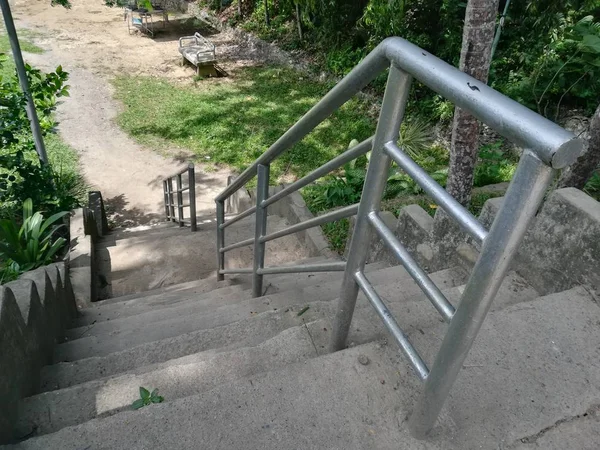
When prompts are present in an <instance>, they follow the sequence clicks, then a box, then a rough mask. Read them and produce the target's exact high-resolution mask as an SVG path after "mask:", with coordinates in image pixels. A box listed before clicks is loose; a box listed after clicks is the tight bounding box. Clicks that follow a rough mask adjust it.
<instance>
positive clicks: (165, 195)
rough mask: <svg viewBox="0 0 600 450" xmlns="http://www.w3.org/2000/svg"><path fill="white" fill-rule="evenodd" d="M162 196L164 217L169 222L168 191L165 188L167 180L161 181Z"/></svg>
mask: <svg viewBox="0 0 600 450" xmlns="http://www.w3.org/2000/svg"><path fill="white" fill-rule="evenodd" d="M163 194H164V197H165V217H166V218H167V220H169V191H168V188H167V180H163Z"/></svg>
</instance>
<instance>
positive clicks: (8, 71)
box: [0, 26, 44, 78]
mask: <svg viewBox="0 0 600 450" xmlns="http://www.w3.org/2000/svg"><path fill="white" fill-rule="evenodd" d="M17 35H18V36H19V43H20V44H21V51H23V52H27V53H37V54H40V53H44V49H42V48H40V47H38V46H37V45H35V44H34V43H32V42H30V41H28V40H27V39H25V37H26V36H29V35H30V33H27V30H17ZM0 53H5V54H6V55H7V56H9V58H8V60H7V61H6V62H5V63H4V66H3V67H2V70H1V71H0V76H2V78H5V77H10V76H12V75H13V74H14V73H15V63H14V62H13V59H12V50H11V48H10V42H9V40H8V36H7V35H6V31H4V27H3V26H2V27H0Z"/></svg>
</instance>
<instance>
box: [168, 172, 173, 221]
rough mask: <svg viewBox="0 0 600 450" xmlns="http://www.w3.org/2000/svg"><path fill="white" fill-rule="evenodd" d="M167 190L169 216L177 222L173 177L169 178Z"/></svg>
mask: <svg viewBox="0 0 600 450" xmlns="http://www.w3.org/2000/svg"><path fill="white" fill-rule="evenodd" d="M167 191H168V193H169V218H170V219H171V222H175V205H174V201H173V178H169V179H168V180H167Z"/></svg>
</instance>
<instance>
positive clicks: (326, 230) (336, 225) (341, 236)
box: [321, 219, 350, 255]
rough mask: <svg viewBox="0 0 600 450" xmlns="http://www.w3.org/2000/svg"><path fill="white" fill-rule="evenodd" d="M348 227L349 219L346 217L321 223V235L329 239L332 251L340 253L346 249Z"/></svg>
mask: <svg viewBox="0 0 600 450" xmlns="http://www.w3.org/2000/svg"><path fill="white" fill-rule="evenodd" d="M349 229H350V221H349V220H348V219H341V220H336V221H335V222H329V223H326V224H323V225H321V230H323V235H325V238H327V240H328V241H329V244H330V248H331V250H333V251H334V252H337V253H339V254H340V255H342V254H343V253H344V250H345V249H346V240H347V239H348V230H349Z"/></svg>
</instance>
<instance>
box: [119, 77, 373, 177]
mask: <svg viewBox="0 0 600 450" xmlns="http://www.w3.org/2000/svg"><path fill="white" fill-rule="evenodd" d="M114 84H115V87H116V94H117V98H119V99H120V100H121V101H123V103H124V104H125V110H124V111H123V112H122V113H121V114H120V116H119V117H118V119H117V120H118V123H119V125H120V126H121V127H122V128H123V129H124V130H125V131H127V132H129V133H130V134H131V135H133V136H134V137H135V138H137V139H138V140H139V141H140V142H142V143H144V144H146V145H149V146H151V147H154V148H156V149H157V150H160V149H162V148H164V147H165V143H168V144H171V145H175V146H181V147H185V148H188V149H190V150H191V151H193V152H194V153H195V154H196V155H197V157H198V158H200V159H202V160H206V159H210V161H211V162H214V163H224V164H228V165H230V166H233V167H235V168H237V169H240V170H242V169H244V168H246V167H247V166H248V165H249V164H251V163H252V162H254V160H255V159H256V158H258V157H259V156H260V155H261V154H262V153H263V152H265V151H266V150H267V149H268V148H269V147H270V146H271V145H272V144H273V143H274V142H275V141H276V140H277V139H278V138H279V137H280V136H281V135H282V134H283V133H284V132H285V131H287V129H288V128H289V127H291V126H292V125H293V124H294V123H295V122H296V121H297V120H298V119H299V118H300V117H302V116H303V115H304V114H305V113H306V111H308V110H309V109H310V108H311V107H312V106H313V105H314V104H315V103H316V102H317V101H318V100H319V99H320V98H321V97H322V96H323V95H324V94H325V93H326V92H327V91H328V90H329V88H330V87H331V86H329V85H327V84H324V83H318V82H315V81H310V80H308V79H307V78H306V77H305V76H304V75H302V74H299V73H298V72H296V71H293V70H289V69H283V68H275V67H252V68H245V69H241V70H240V71H239V72H238V73H237V74H236V80H235V83H218V82H212V81H206V82H203V83H201V90H198V89H195V88H193V87H178V86H174V85H172V84H169V83H167V82H164V81H160V80H157V79H156V78H147V77H119V78H117V79H116V80H115V82H114ZM282 99H285V101H282ZM374 129H375V121H374V120H373V119H372V118H370V117H369V115H368V113H367V105H366V104H365V103H364V102H362V101H360V100H352V101H350V102H348V103H347V104H345V105H344V106H343V107H342V108H341V109H340V110H339V111H337V112H336V113H335V114H333V115H332V116H331V117H330V118H329V119H327V120H325V121H324V122H323V123H322V124H321V125H320V126H319V127H317V128H316V129H315V130H314V131H313V132H312V133H311V134H309V135H308V136H307V137H306V138H304V139H303V140H302V141H301V142H299V143H297V144H296V145H295V146H294V147H293V148H292V149H290V151H288V152H287V153H285V154H283V155H281V157H279V158H277V159H276V160H275V161H274V162H273V164H272V165H271V176H272V179H273V181H274V182H275V181H276V180H277V179H278V177H280V176H282V175H286V174H287V175H288V176H290V175H292V176H303V175H306V174H307V173H309V172H310V171H312V170H313V169H314V168H315V167H317V166H319V165H321V164H324V163H326V162H327V161H329V160H331V159H332V158H334V157H335V156H337V155H338V154H339V153H341V152H342V151H343V150H345V144H344V143H347V142H350V140H352V139H355V138H356V139H359V140H362V139H365V138H367V137H368V136H370V135H372V134H373V132H374Z"/></svg>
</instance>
